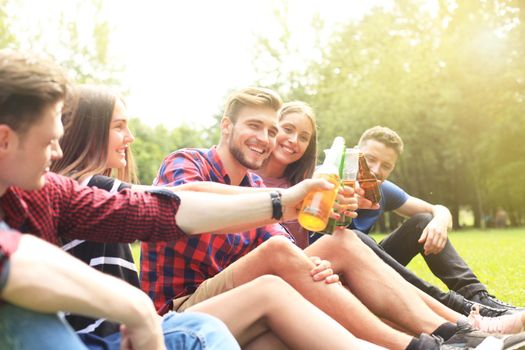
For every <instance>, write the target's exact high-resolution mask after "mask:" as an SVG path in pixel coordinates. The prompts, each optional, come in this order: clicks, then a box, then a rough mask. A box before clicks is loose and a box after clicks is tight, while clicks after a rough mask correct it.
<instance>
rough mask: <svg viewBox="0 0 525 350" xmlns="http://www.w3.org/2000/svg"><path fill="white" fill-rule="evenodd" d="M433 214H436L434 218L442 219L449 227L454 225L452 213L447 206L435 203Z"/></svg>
mask: <svg viewBox="0 0 525 350" xmlns="http://www.w3.org/2000/svg"><path fill="white" fill-rule="evenodd" d="M432 215H433V216H434V219H437V220H439V221H441V222H442V223H443V224H444V225H446V226H447V227H448V228H451V227H452V214H451V213H450V210H448V208H447V207H445V206H443V205H439V204H437V205H433V206H432Z"/></svg>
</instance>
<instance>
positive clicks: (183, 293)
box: [141, 88, 460, 349]
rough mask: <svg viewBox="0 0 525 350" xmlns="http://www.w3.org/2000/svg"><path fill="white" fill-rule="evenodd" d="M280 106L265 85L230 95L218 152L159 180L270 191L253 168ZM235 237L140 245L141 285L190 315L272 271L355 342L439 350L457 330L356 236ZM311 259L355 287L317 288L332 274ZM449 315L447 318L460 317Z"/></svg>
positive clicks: (188, 161) (201, 153)
mask: <svg viewBox="0 0 525 350" xmlns="http://www.w3.org/2000/svg"><path fill="white" fill-rule="evenodd" d="M280 105H281V100H280V98H279V96H277V95H276V94H275V93H274V92H272V91H270V90H267V89H260V88H247V89H243V90H241V91H238V92H235V93H233V94H232V95H231V96H230V97H229V98H228V101H227V103H226V107H225V112H224V116H223V118H222V120H221V125H220V128H221V139H220V142H219V144H218V146H216V147H212V148H211V149H182V150H179V151H176V152H174V153H172V154H170V155H169V156H167V157H166V158H165V159H164V162H163V164H162V165H161V168H160V170H159V174H158V176H157V179H156V180H155V184H158V185H180V184H184V183H189V182H194V181H214V182H219V183H224V184H229V185H241V186H250V187H260V186H263V184H262V181H261V179H260V178H259V177H258V176H257V175H255V174H253V173H251V172H250V171H249V170H254V169H257V168H258V167H260V166H261V165H262V163H263V161H264V160H265V159H266V158H267V157H268V156H269V154H270V152H272V150H273V148H274V146H275V136H276V134H277V130H278V129H277V127H278V125H277V121H278V120H277V110H278V109H279V107H280ZM369 205H370V204H369ZM354 208H356V206H354ZM202 213H203V217H204V214H207V213H208V210H207V208H206V203H205V202H203V203H202ZM230 232H232V233H229V234H226V235H223V234H222V235H217V234H214V233H210V234H206V235H202V236H198V237H185V238H182V239H180V240H177V241H175V242H159V243H150V242H145V243H142V254H141V283H142V288H143V289H144V290H145V291H146V292H147V293H148V294H149V295H150V297H151V298H152V299H153V300H154V303H155V305H156V306H157V307H164V308H165V309H166V308H167V309H172V308H173V309H175V310H185V309H187V308H188V307H190V306H191V305H194V304H196V303H198V302H200V301H202V300H205V299H207V298H210V297H212V296H214V295H217V294H220V293H222V292H224V291H227V290H230V289H232V288H235V287H236V286H239V285H242V284H243V283H246V282H249V281H251V280H253V279H254V278H257V277H259V276H261V275H264V274H275V275H278V276H280V277H281V278H283V279H284V280H286V281H287V282H288V283H290V284H291V285H292V286H293V287H294V288H295V289H296V290H298V291H299V292H300V293H301V294H302V295H303V296H305V297H306V298H307V299H308V300H309V301H311V302H312V303H313V304H315V305H316V306H318V307H319V308H320V309H322V310H323V311H325V312H326V313H327V314H329V315H330V316H332V317H333V318H334V319H335V320H336V321H338V322H339V323H341V324H342V325H343V326H344V327H346V328H347V329H348V330H349V331H350V332H351V333H353V334H354V335H356V336H357V337H359V338H361V339H365V340H368V341H370V342H372V343H375V344H378V345H381V346H384V347H387V348H389V349H423V348H424V349H438V348H441V346H442V345H441V340H440V338H438V337H442V338H447V339H448V338H451V337H452V336H453V335H454V334H455V333H456V332H457V331H458V328H459V327H458V326H457V325H456V324H455V323H452V322H449V321H448V320H447V319H445V318H443V317H442V316H440V315H438V314H437V313H435V312H434V311H433V310H431V309H430V308H429V306H428V305H427V304H426V303H425V301H424V300H423V299H422V298H421V297H420V296H419V294H418V292H417V291H416V289H415V288H414V287H412V286H411V285H409V284H408V283H407V282H406V281H405V280H403V279H402V278H401V277H400V276H399V275H398V274H397V273H395V272H394V271H393V270H392V269H391V268H390V267H388V266H387V265H385V264H384V263H383V262H382V261H380V260H379V259H378V257H377V256H376V255H375V254H374V253H373V252H372V251H371V250H370V249H369V248H367V247H366V246H365V245H364V244H363V243H362V242H361V240H359V238H357V237H356V235H355V234H354V233H353V232H352V231H350V230H338V231H337V232H336V233H335V234H334V235H332V236H328V235H326V236H325V237H323V238H321V239H319V240H318V241H317V242H316V243H314V244H313V245H311V246H310V247H308V248H307V249H305V251H304V252H303V251H301V249H299V248H298V247H296V246H295V245H294V244H293V243H292V242H291V237H290V236H289V235H288V234H287V232H286V231H285V230H284V229H283V228H282V226H280V225H278V224H272V225H266V226H261V227H259V228H257V229H253V230H249V231H242V230H241V229H238V228H235V227H232V228H231V229H230ZM234 232H238V233H234ZM221 233H224V232H221ZM309 256H311V257H322V258H323V259H327V260H328V261H330V262H331V264H332V266H333V271H335V272H336V273H339V274H341V275H342V279H343V281H344V282H345V284H346V286H347V287H348V289H347V288H345V287H343V286H342V285H341V284H339V283H316V281H314V279H315V278H313V277H312V276H314V275H315V272H316V270H315V269H318V270H323V269H324V270H325V272H326V271H329V272H332V269H331V268H330V267H329V266H328V268H327V265H326V262H324V261H323V263H321V264H320V265H319V266H317V267H316V266H315V264H314V262H313V260H311V259H310V258H309ZM317 259H318V258H317ZM313 269H314V270H313ZM326 282H333V281H330V280H327V281H326ZM448 311H450V313H449V314H447V317H448V318H449V319H450V318H454V317H456V316H457V317H459V316H460V315H459V314H455V313H454V312H452V310H448ZM376 315H377V316H379V317H381V318H384V319H387V320H389V321H390V322H392V323H394V324H398V325H400V326H401V327H402V328H403V329H405V330H406V331H407V332H408V333H410V334H421V333H428V334H431V333H433V334H434V335H435V336H436V337H431V336H428V335H426V334H422V335H421V336H420V337H419V338H413V337H411V336H409V335H407V334H405V333H402V332H399V331H397V330H394V329H393V328H391V327H390V326H388V325H387V324H385V323H383V322H382V321H381V320H380V319H379V318H378V317H377V316H376ZM456 320H457V318H456V319H454V320H453V322H455V321H456Z"/></svg>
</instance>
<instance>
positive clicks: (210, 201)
mask: <svg viewBox="0 0 525 350" xmlns="http://www.w3.org/2000/svg"><path fill="white" fill-rule="evenodd" d="M178 196H179V197H180V200H181V202H180V206H179V210H178V212H177V214H176V221H177V225H178V226H179V227H180V228H181V229H182V230H183V231H184V232H186V233H187V234H197V233H203V232H211V231H214V232H216V231H219V232H224V231H225V229H233V228H235V229H236V230H238V229H240V228H253V227H256V226H260V225H264V224H269V223H272V222H276V220H274V219H272V218H271V217H272V203H271V199H270V196H269V194H268V193H251V194H238V195H236V196H235V200H232V198H231V197H228V196H224V195H219V194H214V193H200V192H179V193H178ZM229 232H231V231H229Z"/></svg>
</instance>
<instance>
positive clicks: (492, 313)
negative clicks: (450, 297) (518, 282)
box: [461, 299, 515, 317]
mask: <svg viewBox="0 0 525 350" xmlns="http://www.w3.org/2000/svg"><path fill="white" fill-rule="evenodd" d="M474 304H477V303H474V302H473V301H470V300H468V299H463V307H462V310H461V311H462V314H463V315H465V316H468V315H469V314H470V311H471V310H472V307H473V306H474ZM478 305H479V314H480V315H481V316H485V317H498V316H501V315H507V314H511V313H513V312H514V310H515V309H504V308H493V307H490V306H486V305H483V304H478Z"/></svg>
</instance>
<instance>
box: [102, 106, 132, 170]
mask: <svg viewBox="0 0 525 350" xmlns="http://www.w3.org/2000/svg"><path fill="white" fill-rule="evenodd" d="M133 141H135V138H134V137H133V134H131V131H130V130H129V128H128V116H127V111H126V107H125V106H124V103H123V102H122V101H121V100H120V99H117V101H116V103H115V109H114V110H113V116H112V117H111V123H110V125H109V141H108V157H107V164H106V167H107V168H111V169H121V168H124V167H125V166H126V164H127V161H126V152H127V151H128V148H129V145H130V144H131V143H133Z"/></svg>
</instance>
